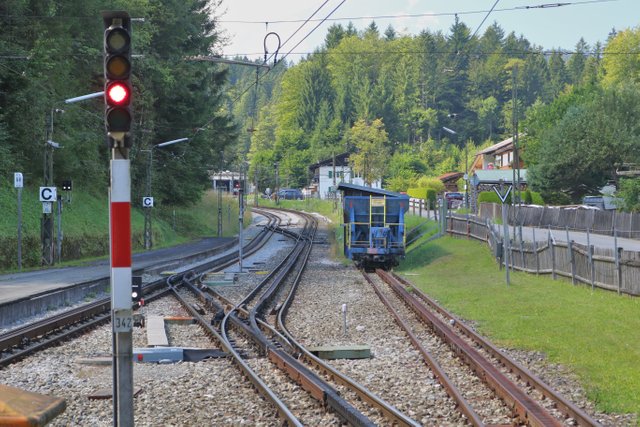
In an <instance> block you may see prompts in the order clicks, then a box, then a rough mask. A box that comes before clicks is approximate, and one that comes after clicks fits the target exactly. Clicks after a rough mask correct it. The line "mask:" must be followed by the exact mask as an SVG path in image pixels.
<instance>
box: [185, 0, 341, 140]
mask: <svg viewBox="0 0 640 427" xmlns="http://www.w3.org/2000/svg"><path fill="white" fill-rule="evenodd" d="M345 2H346V0H342V1H341V2H340V3H339V4H338V5H337V6H336V7H334V8H333V9H332V10H331V12H329V14H328V15H327V16H326V17H325V18H323V19H322V20H321V21H320V22H319V23H318V24H317V25H316V26H315V27H313V28H312V29H311V31H309V32H308V33H307V35H305V36H304V37H303V38H302V39H301V40H300V41H298V43H296V45H295V46H294V47H293V48H291V50H290V51H289V52H287V53H286V54H285V55H284V56H283V57H282V58H281V59H280V63H281V62H284V60H285V59H286V58H287V57H288V56H289V55H290V54H291V52H292V51H293V50H294V49H295V48H297V47H298V46H299V45H300V44H301V43H302V42H303V41H304V40H306V39H307V38H308V37H309V36H310V35H311V34H313V32H314V31H315V30H317V29H318V27H320V25H322V24H323V23H324V22H325V21H326V20H327V19H329V17H331V15H333V14H334V13H335V12H336V11H337V10H338V9H339V8H340V6H342V5H343V4H344V3H345ZM324 4H326V2H325V3H323V4H322V5H324ZM321 7H322V6H321ZM318 10H319V9H318ZM316 13H317V11H316V12H314V13H313V15H315V14H316ZM313 15H312V16H313ZM310 19H311V18H309V20H310ZM305 22H308V21H305ZM289 39H290V38H289ZM289 39H287V40H286V41H289ZM286 41H285V43H286ZM283 45H284V43H283ZM269 59H270V58H269ZM269 59H267V61H268V60H269ZM271 70H273V68H269V69H268V70H267V71H266V72H265V73H264V74H262V75H260V76H259V78H258V79H256V81H255V82H254V83H251V84H250V85H249V86H247V88H245V89H244V90H243V91H242V92H241V93H240V94H239V95H238V96H236V97H235V98H234V99H233V100H232V101H231V104H232V105H233V104H235V103H236V102H237V101H238V100H239V99H240V98H242V96H243V95H244V94H245V93H247V92H248V91H249V90H251V88H253V86H254V85H258V83H259V82H260V80H262V79H263V78H265V77H266V76H267V75H269V73H270V72H271ZM215 119H216V118H215V117H213V118H212V119H211V120H209V121H208V122H207V123H206V124H204V125H203V126H201V127H199V128H198V130H197V131H196V132H195V133H197V132H199V131H200V130H203V129H205V128H206V127H207V126H209V125H210V124H211V123H213V121H214V120H215ZM194 135H195V134H194Z"/></svg>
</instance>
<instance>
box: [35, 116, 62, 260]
mask: <svg viewBox="0 0 640 427" xmlns="http://www.w3.org/2000/svg"><path fill="white" fill-rule="evenodd" d="M62 111H63V110H59V109H57V108H52V109H51V110H50V111H47V114H46V116H45V119H46V120H45V142H44V156H43V171H44V173H43V182H44V186H45V187H51V186H53V150H54V149H55V148H56V145H55V144H54V143H53V141H52V138H53V113H54V112H62ZM51 203H52V202H43V204H42V220H41V223H40V237H41V241H42V258H41V260H42V265H53V214H52V209H51Z"/></svg>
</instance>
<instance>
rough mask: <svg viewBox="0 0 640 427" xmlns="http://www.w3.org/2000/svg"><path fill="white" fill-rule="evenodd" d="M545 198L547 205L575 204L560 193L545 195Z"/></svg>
mask: <svg viewBox="0 0 640 427" xmlns="http://www.w3.org/2000/svg"><path fill="white" fill-rule="evenodd" d="M543 197H544V200H546V201H547V203H549V204H550V205H570V204H571V203H573V201H572V200H571V197H569V196H568V195H567V194H565V193H561V192H559V191H553V192H549V193H545V194H544V196H543ZM534 203H536V202H535V199H534ZM536 204H537V203H536Z"/></svg>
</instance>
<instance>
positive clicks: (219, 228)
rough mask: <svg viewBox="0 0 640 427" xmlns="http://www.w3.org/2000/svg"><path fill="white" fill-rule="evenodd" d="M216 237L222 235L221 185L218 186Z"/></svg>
mask: <svg viewBox="0 0 640 427" xmlns="http://www.w3.org/2000/svg"><path fill="white" fill-rule="evenodd" d="M218 237H222V187H218Z"/></svg>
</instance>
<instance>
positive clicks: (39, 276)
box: [0, 238, 234, 304]
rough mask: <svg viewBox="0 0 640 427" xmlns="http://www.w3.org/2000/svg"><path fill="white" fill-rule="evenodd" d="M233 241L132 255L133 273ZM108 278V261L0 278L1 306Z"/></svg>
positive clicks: (203, 241) (211, 240)
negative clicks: (54, 290)
mask: <svg viewBox="0 0 640 427" xmlns="http://www.w3.org/2000/svg"><path fill="white" fill-rule="evenodd" d="M232 240H234V239H232V238H205V239H201V240H198V241H194V242H191V243H185V244H182V245H178V246H173V247H170V248H162V249H156V250H151V251H147V252H141V253H137V254H134V255H133V257H132V264H133V269H134V270H138V269H144V268H149V267H151V266H153V265H157V264H159V263H161V262H163V261H165V260H172V259H176V258H184V257H187V256H189V255H193V254H196V253H200V252H204V251H207V250H211V249H213V248H215V247H219V246H221V245H224V244H225V243H228V242H230V241H232ZM109 275H110V269H109V260H108V259H105V260H101V261H95V262H91V263H89V264H87V265H85V266H81V267H65V268H49V269H44V270H37V271H29V272H25V273H12V274H5V275H0V304H2V303H5V302H8V301H15V300H17V299H21V298H24V297H27V296H30V295H37V294H40V293H42V292H45V291H49V290H52V289H58V288H63V287H67V286H73V285H76V284H78V283H83V282H90V281H94V280H99V279H103V278H107V277H109Z"/></svg>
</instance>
